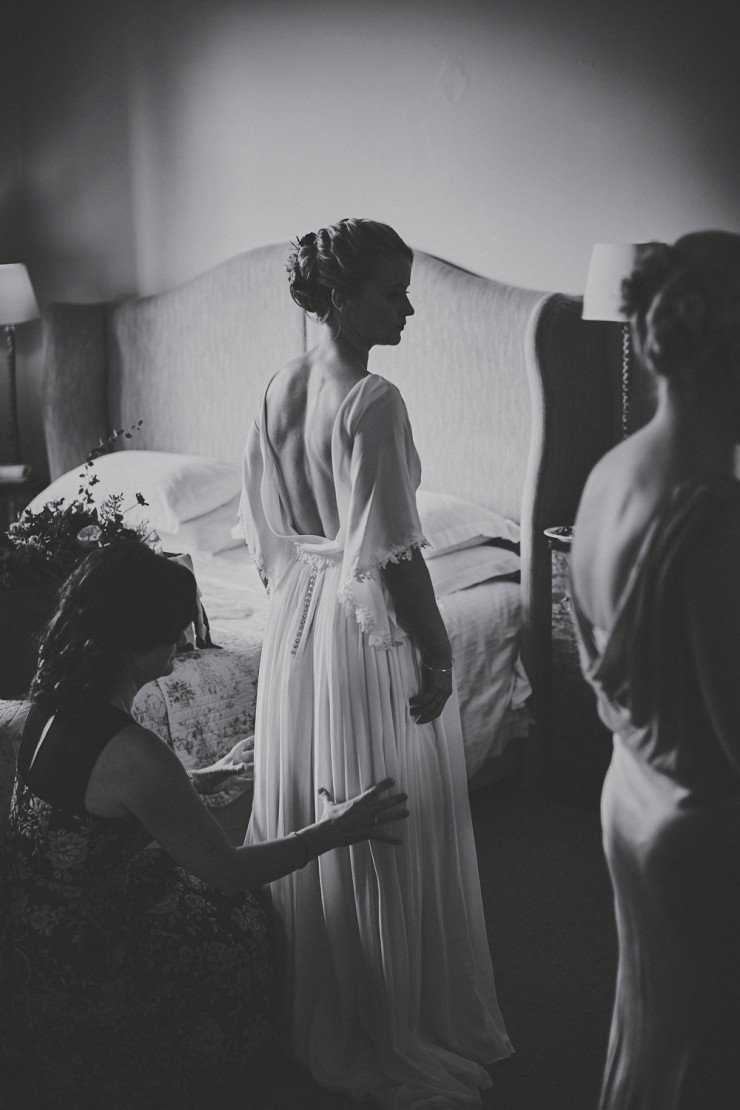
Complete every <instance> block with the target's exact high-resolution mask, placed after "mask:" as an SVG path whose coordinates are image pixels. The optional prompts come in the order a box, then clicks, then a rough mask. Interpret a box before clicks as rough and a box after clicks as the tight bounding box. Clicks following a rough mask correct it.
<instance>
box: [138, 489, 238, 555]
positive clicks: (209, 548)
mask: <svg viewBox="0 0 740 1110" xmlns="http://www.w3.org/2000/svg"><path fill="white" fill-rule="evenodd" d="M238 512H239V494H237V495H236V497H232V498H231V500H230V501H227V502H226V504H225V505H221V506H220V507H219V508H218V509H213V510H212V511H211V512H210V513H203V515H202V516H196V517H194V518H193V519H192V520H186V521H185V522H184V523H183V524H181V525H180V527H179V529H178V531H177V532H158V535H159V538H160V540H161V541H162V548H163V550H164V551H176V552H181V553H186V554H188V555H194V554H195V552H196V551H197V552H201V553H205V554H209V555H216V554H218V552H219V551H228V550H229V549H230V548H232V547H240V546H241V545H242V544H243V543H244V538H243V536H239V535H237V536H233V535H232V529H233V527H234V523H235V521H236V516H237V513H238Z"/></svg>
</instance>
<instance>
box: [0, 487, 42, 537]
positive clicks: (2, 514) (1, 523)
mask: <svg viewBox="0 0 740 1110" xmlns="http://www.w3.org/2000/svg"><path fill="white" fill-rule="evenodd" d="M42 489H44V483H43V482H39V481H38V480H37V479H36V478H24V479H23V481H21V482H0V532H7V530H8V527H9V525H11V524H12V523H13V521H14V520H16V518H17V517H18V514H19V513H21V512H22V511H23V509H25V507H26V505H27V504H28V502H29V501H32V500H33V498H34V497H35V496H36V494H37V493H41V490H42Z"/></svg>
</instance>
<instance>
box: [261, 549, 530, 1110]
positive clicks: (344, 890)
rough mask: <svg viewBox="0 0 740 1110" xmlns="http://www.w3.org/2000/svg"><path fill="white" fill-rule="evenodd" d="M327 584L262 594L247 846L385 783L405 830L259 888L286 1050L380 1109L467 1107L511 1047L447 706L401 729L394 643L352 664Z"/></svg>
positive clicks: (402, 691)
mask: <svg viewBox="0 0 740 1110" xmlns="http://www.w3.org/2000/svg"><path fill="white" fill-rule="evenodd" d="M339 579H340V567H339V565H337V564H332V563H331V562H327V561H323V560H315V561H313V562H311V561H307V562H304V561H301V560H299V559H297V560H296V561H295V562H294V563H292V564H290V566H289V567H288V569H287V571H286V573H285V574H284V576H283V578H282V580H281V581H279V582H278V583H277V584H276V585H275V586H274V589H273V596H272V601H271V613H270V618H269V621H268V627H267V631H266V635H265V640H264V645H263V652H262V660H261V668H260V679H259V687H258V698H257V719H256V738H255V791H254V805H253V813H252V820H251V823H250V826H249V829H248V832H247V843H254V842H260V841H263V840H269V839H271V838H273V837H278V836H283V835H285V834H287V833H290V832H292V831H293V830H296V829H300V828H302V827H305V826H306V825H308V824H311V823H312V822H313V821H315V820H316V819H317V818H318V816H319V808H320V803H319V799H318V796H317V791H318V790H319V788H320V787H322V786H323V787H326V788H327V789H328V790H329V791H331V793H332V795H333V796H334V798H335V800H337V801H344V800H345V799H347V798H351V797H353V796H355V795H357V794H359V793H360V792H361V791H363V790H365V789H367V787H369V786H370V785H372V784H373V783H375V782H378V781H380V780H381V779H384V778H386V777H388V776H390V777H392V778H393V779H394V780H395V787H394V792H395V791H397V790H402V791H404V792H405V793H407V794H408V798H409V801H408V808H409V810H410V813H411V816H410V817H409V819H408V820H407V821H405V822H399V824H398V826H395V825H387V826H384V829H385V830H386V831H388V832H389V833H390V834H391V835H399V836H401V837H402V838H403V844H402V846H400V847H396V846H392V845H388V844H384V843H367V844H365V843H363V844H359V845H356V846H353V847H351V848H344V849H338V850H335V851H332V852H328V853H326V854H325V855H323V856H321V857H320V858H319V859H318V860H314V861H312V862H311V863H310V864H308V866H307V867H305V868H304V869H302V870H300V871H296V872H295V873H293V874H292V875H289V876H287V877H286V878H284V879H281V880H279V881H278V882H275V883H273V884H272V885H271V892H272V899H273V905H274V909H275V913H276V917H277V919H278V927H279V930H280V932H281V934H282V942H283V948H284V1018H285V1030H286V1041H287V1046H288V1048H289V1051H290V1052H291V1053H292V1055H293V1056H294V1057H295V1058H296V1059H297V1060H298V1062H299V1063H301V1064H302V1065H303V1066H305V1067H306V1068H308V1069H309V1070H310V1072H311V1073H312V1075H313V1076H314V1078H315V1080H316V1081H317V1082H318V1083H319V1084H321V1085H323V1086H325V1087H327V1088H329V1089H331V1090H334V1091H337V1092H341V1093H343V1094H345V1095H347V1096H348V1097H351V1098H355V1099H359V1098H363V1097H367V1096H368V1095H372V1097H373V1098H374V1100H375V1101H376V1103H377V1104H378V1105H380V1106H382V1107H386V1108H392V1110H412V1108H414V1110H416V1108H422V1107H424V1108H426V1107H429V1108H431V1107H439V1108H442V1107H475V1106H479V1105H480V1103H481V1098H480V1091H481V1090H482V1089H483V1088H485V1087H487V1086H489V1085H490V1079H489V1077H488V1075H487V1073H486V1070H485V1066H486V1065H489V1064H491V1063H492V1062H494V1061H496V1060H498V1059H502V1058H504V1057H507V1056H509V1055H510V1054H511V1052H512V1051H513V1050H512V1047H511V1044H510V1042H509V1040H508V1037H507V1035H506V1030H505V1027H504V1022H503V1019H502V1017H501V1013H500V1011H499V1008H498V1004H497V1000H496V990H495V985H494V978H493V970H492V966H491V958H490V952H489V944H488V938H487V935H486V928H485V922H484V918H483V907H482V901H481V895H480V884H479V877H478V865H477V859H476V853H475V843H474V840H473V832H472V825H471V818H470V807H469V803H468V793H467V782H466V774H465V761H464V755H463V748H462V738H461V733H460V718H459V713H458V711H457V703H456V699H455V697H454V696H453V697H452V698H451V699H450V701H449V702H448V704H447V707H446V709H445V712H444V714H443V716H442V717H441V718H439V719H438V720H437V721H435V722H433V723H432V724H429V725H424V726H418V725H416V724H415V723H414V721H413V719H412V718H411V715H410V713H409V707H408V699H409V697H411V696H412V695H413V694H415V693H416V692H417V691H418V689H419V685H420V677H419V669H418V667H419V665H418V661H417V657H416V652H415V650H414V648H413V646H412V644H411V642H410V641H409V640H405V641H404V642H403V643H402V644H400V645H398V646H396V647H392V648H390V649H389V650H378V649H375V648H372V647H369V646H368V644H367V637H366V635H365V634H364V633H363V632H362V631H361V629H360V626H359V624H358V621H357V619H356V617H355V614H354V613H352V612H349V613H347V612H346V611H345V608H344V606H343V605H342V603H341V601H340V600H339Z"/></svg>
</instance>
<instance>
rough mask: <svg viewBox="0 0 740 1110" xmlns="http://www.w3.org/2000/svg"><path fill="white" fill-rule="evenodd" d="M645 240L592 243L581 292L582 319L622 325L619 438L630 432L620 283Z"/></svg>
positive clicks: (628, 353)
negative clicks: (620, 433) (620, 434)
mask: <svg viewBox="0 0 740 1110" xmlns="http://www.w3.org/2000/svg"><path fill="white" fill-rule="evenodd" d="M647 245H648V244H647V243H595V244H594V247H593V250H592V251H591V262H590V263H589V267H588V275H587V277H586V288H585V290H584V293H583V313H582V318H583V319H584V320H607V321H609V320H614V321H615V322H617V323H621V325H622V439H626V438H627V436H628V435H629V415H630V370H631V360H632V341H631V337H630V325H629V323H628V322H627V320H626V318H625V315H624V312H623V311H622V282H623V281H624V279H625V278H627V277H629V276H630V274H631V273H632V271H633V270H634V268H635V264H636V262H637V259H638V257H639V255H640V252H641V251H642V250H644V248H645V247H646V246H647Z"/></svg>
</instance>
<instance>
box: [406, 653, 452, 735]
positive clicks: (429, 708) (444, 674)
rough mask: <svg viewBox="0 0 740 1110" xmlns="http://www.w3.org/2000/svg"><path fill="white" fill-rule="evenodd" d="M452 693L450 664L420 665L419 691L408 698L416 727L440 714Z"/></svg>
mask: <svg viewBox="0 0 740 1110" xmlns="http://www.w3.org/2000/svg"><path fill="white" fill-rule="evenodd" d="M451 693H452V662H451V660H450V661H449V662H448V661H446V660H445V661H444V665H443V666H440V667H432V666H431V665H429V666H428V665H427V664H425V663H424V662H422V664H421V690H420V691H419V693H418V694H416V696H415V697H413V698H409V709H410V710H411V716H412V717H413V718H414V721H415V723H416V724H417V725H426V724H429V722H430V721H434V720H435V719H436V718H437V717H439V715H440V714H441V712H442V710H443V709H444V707H445V705H446V704H447V699H448V698H449V696H450V694H451Z"/></svg>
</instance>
